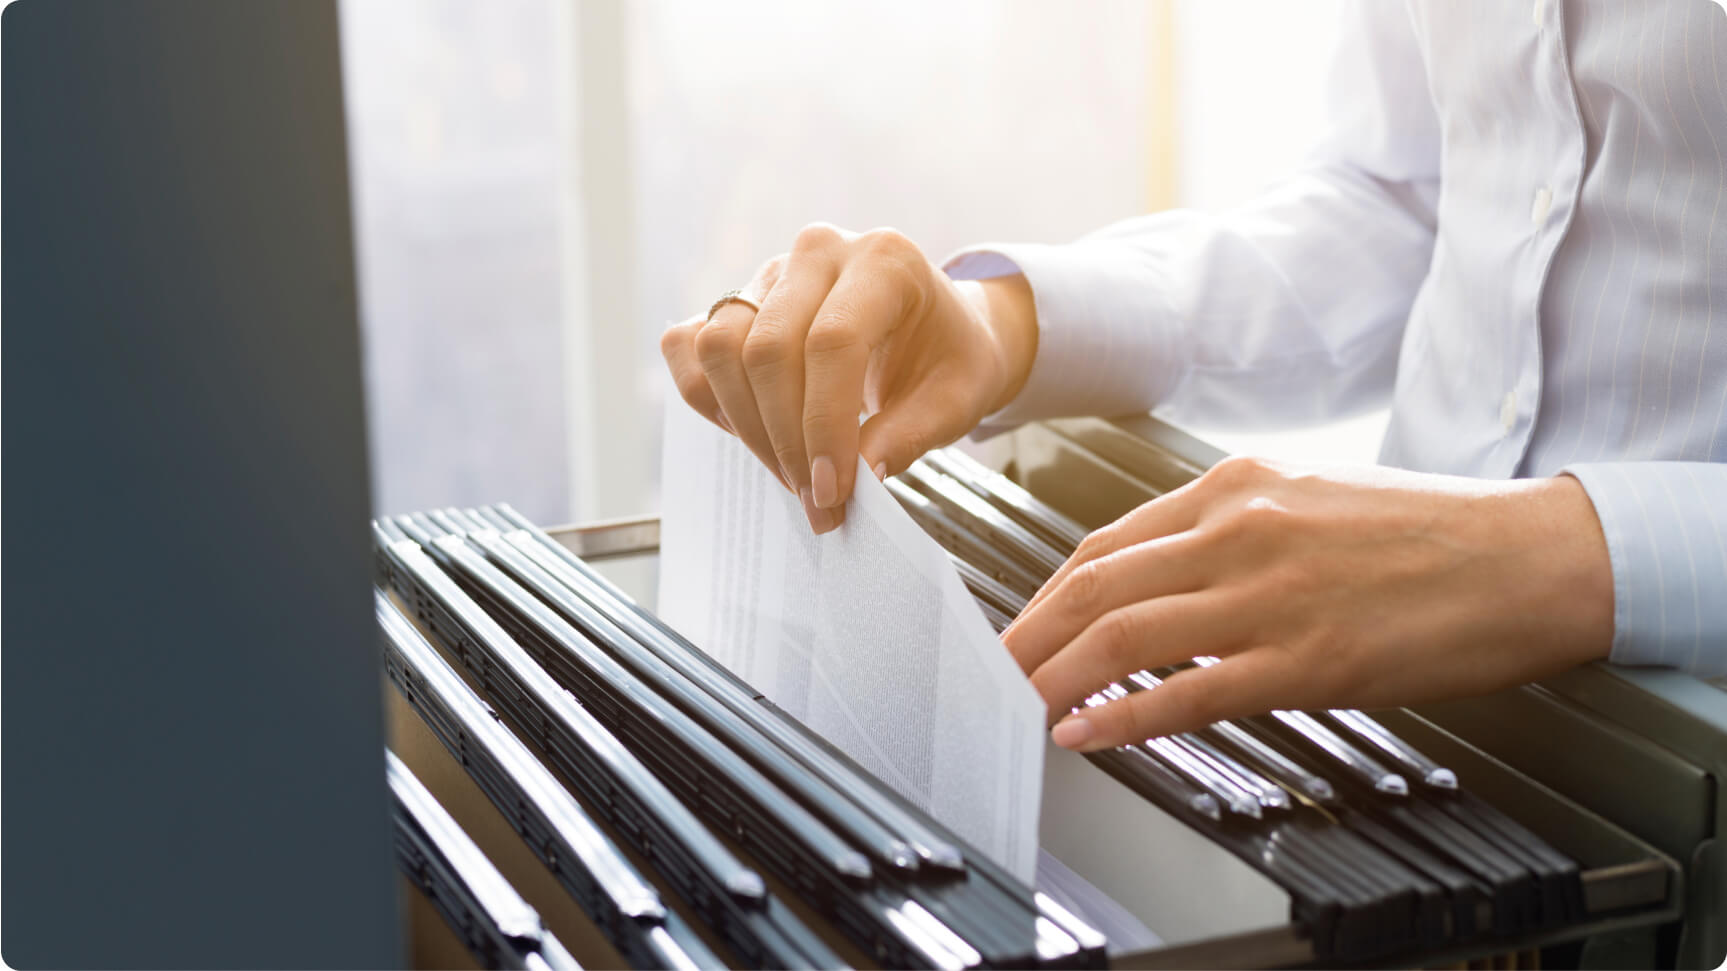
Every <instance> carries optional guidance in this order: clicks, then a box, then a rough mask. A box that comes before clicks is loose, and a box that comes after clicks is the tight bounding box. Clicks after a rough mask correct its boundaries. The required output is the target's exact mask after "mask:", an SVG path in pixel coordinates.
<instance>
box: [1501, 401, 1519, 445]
mask: <svg viewBox="0 0 1727 971" xmlns="http://www.w3.org/2000/svg"><path fill="white" fill-rule="evenodd" d="M1499 424H1500V425H1501V426H1503V427H1504V429H1505V434H1507V435H1509V434H1511V429H1512V428H1514V427H1516V425H1517V392H1515V391H1507V392H1505V397H1503V398H1501V399H1499Z"/></svg>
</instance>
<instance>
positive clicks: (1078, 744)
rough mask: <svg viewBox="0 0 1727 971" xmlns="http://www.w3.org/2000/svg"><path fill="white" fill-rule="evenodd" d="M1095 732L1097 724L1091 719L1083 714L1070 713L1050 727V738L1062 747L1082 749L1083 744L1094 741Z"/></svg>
mask: <svg viewBox="0 0 1727 971" xmlns="http://www.w3.org/2000/svg"><path fill="white" fill-rule="evenodd" d="M1095 734H1096V726H1094V725H1093V724H1092V723H1091V719H1089V718H1086V717H1084V716H1082V715H1069V716H1067V717H1066V718H1063V719H1062V720H1061V721H1059V722H1057V723H1056V725H1055V727H1054V728H1052V729H1050V731H1049V740H1050V741H1052V742H1054V743H1055V744H1057V745H1059V746H1061V747H1062V748H1065V749H1071V750H1074V751H1080V750H1081V749H1082V746H1085V745H1086V744H1087V743H1088V742H1090V741H1092V739H1093V736H1094V735H1095ZM1086 750H1087V751H1089V749H1086Z"/></svg>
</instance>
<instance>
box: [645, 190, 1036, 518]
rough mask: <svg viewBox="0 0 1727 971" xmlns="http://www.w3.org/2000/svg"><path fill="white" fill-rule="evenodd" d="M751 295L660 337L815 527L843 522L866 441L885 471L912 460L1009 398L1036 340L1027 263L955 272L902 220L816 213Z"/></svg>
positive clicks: (693, 399) (694, 392)
mask: <svg viewBox="0 0 1727 971" xmlns="http://www.w3.org/2000/svg"><path fill="white" fill-rule="evenodd" d="M744 295H745V296H747V297H749V298H750V299H752V300H754V301H756V302H757V303H759V304H761V311H760V312H759V313H758V312H756V311H753V310H751V309H750V307H749V305H748V304H744V303H739V302H737V301H732V302H730V303H727V304H725V305H724V306H721V307H720V308H719V309H718V310H716V311H714V315H713V317H712V319H709V320H704V319H702V318H701V317H693V318H691V319H689V320H686V321H684V322H683V323H681V324H677V325H675V326H673V327H672V328H671V329H669V330H667V331H666V333H665V336H664V337H662V338H661V339H660V351H661V353H662V354H664V355H665V358H666V365H667V366H668V367H669V368H670V369H671V372H672V378H673V380H674V381H675V382H676V383H677V387H678V393H679V394H681V395H683V398H684V400H685V401H686V402H688V403H689V404H690V406H691V407H693V408H695V409H696V411H698V412H700V413H702V414H703V415H705V416H706V417H707V418H708V419H709V420H710V421H712V422H714V423H715V424H716V425H719V426H720V427H721V428H723V429H725V430H726V431H728V432H731V433H732V434H735V435H737V436H738V437H739V438H741V439H742V440H743V441H744V444H746V445H748V446H749V447H750V450H751V451H753V452H754V453H755V454H756V457H757V458H759V459H761V461H762V463H763V464H765V465H766V466H767V467H768V469H769V470H770V471H772V472H773V473H774V474H775V475H777V476H778V477H779V479H780V481H781V482H782V483H783V484H784V485H785V486H786V487H787V488H788V489H791V490H792V491H794V492H796V493H797V494H798V496H799V497H800V498H802V500H803V504H804V514H805V515H806V516H807V517H808V518H809V522H810V528H811V529H813V530H815V531H816V532H817V533H824V532H827V531H828V530H830V529H833V528H835V527H836V526H838V525H839V524H840V523H841V522H843V521H844V520H845V501H846V499H847V498H849V497H850V496H851V492H852V486H853V484H854V480H855V476H856V472H857V467H858V463H857V458H858V456H859V455H861V456H863V459H864V465H865V466H866V467H867V468H870V469H872V470H874V472H875V474H876V477H877V478H882V477H884V476H887V475H895V474H898V473H900V472H903V471H904V470H905V468H906V467H907V466H909V465H910V464H911V463H912V462H913V461H914V460H915V459H916V458H917V457H918V456H920V455H922V454H923V453H924V452H926V451H928V450H930V449H932V448H936V447H939V446H942V445H946V444H948V443H949V442H952V441H954V440H956V439H958V438H959V437H961V436H962V435H964V434H965V433H967V432H969V431H970V430H971V429H972V428H973V427H975V426H976V425H977V423H978V421H979V420H981V419H982V418H983V417H984V416H985V415H988V414H990V413H991V412H993V411H995V410H997V409H998V408H1000V407H1002V406H1003V405H1005V404H1006V403H1007V402H1009V401H1011V400H1012V399H1013V397H1014V395H1016V394H1018V393H1019V389H1020V388H1021V387H1022V386H1023V385H1024V384H1025V379H1026V375H1027V374H1028V373H1029V372H1030V370H1031V362H1032V358H1033V357H1034V356H1035V355H1036V352H1037V319H1036V311H1035V309H1034V307H1033V304H1032V296H1031V287H1030V285H1029V284H1027V283H1026V281H1025V278H1024V277H1023V276H1017V275H1016V276H1008V277H999V278H997V279H993V280H984V281H955V280H951V279H949V278H948V276H947V274H945V273H943V272H942V271H941V268H940V267H937V266H936V265H934V264H933V263H931V262H930V261H929V259H928V258H927V257H925V256H924V254H923V252H922V251H921V250H919V249H918V247H917V246H916V245H915V244H914V243H912V242H911V241H910V240H908V239H906V238H905V237H904V236H902V235H900V234H899V233H897V232H895V231H893V230H891V229H875V230H871V231H869V232H867V233H851V232H847V231H845V230H841V229H836V228H835V227H833V226H827V225H822V224H815V225H811V226H807V227H805V228H804V229H803V230H802V231H801V232H799V233H798V235H797V239H796V240H795V241H794V242H793V244H792V250H791V252H789V253H784V254H781V255H780V256H776V257H774V258H773V259H771V260H768V261H767V262H766V263H764V264H762V267H761V269H759V270H757V271H756V275H755V277H754V278H753V279H752V280H751V281H750V284H749V286H748V287H746V288H744ZM865 413H867V414H868V416H869V417H868V419H867V420H865V421H864V422H863V424H862V426H861V427H860V426H859V424H858V419H859V416H860V415H861V414H865Z"/></svg>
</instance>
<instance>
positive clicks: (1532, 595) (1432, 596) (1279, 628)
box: [1002, 458, 1613, 751]
mask: <svg viewBox="0 0 1727 971" xmlns="http://www.w3.org/2000/svg"><path fill="white" fill-rule="evenodd" d="M1002 638H1003V641H1004V642H1005V643H1006V644H1007V646H1008V649H1009V650H1010V651H1011V652H1012V653H1013V655H1014V657H1015V659H1017V660H1018V661H1019V664H1020V666H1021V667H1022V668H1024V669H1025V671H1026V673H1027V674H1029V675H1030V676H1031V680H1032V684H1033V685H1034V686H1035V687H1036V688H1037V690H1038V692H1039V693H1040V694H1042V695H1043V698H1044V700H1045V701H1046V702H1047V703H1048V704H1049V711H1050V717H1051V719H1052V720H1059V721H1060V723H1059V724H1058V725H1057V726H1056V728H1055V731H1054V732H1053V737H1054V740H1055V741H1056V743H1057V744H1059V745H1063V746H1066V747H1068V748H1076V749H1079V750H1082V751H1092V750H1095V749H1101V748H1109V747H1113V746H1117V745H1123V744H1127V743H1129V742H1137V741H1142V740H1144V739H1146V738H1150V737H1152V736H1156V735H1166V734H1170V733H1174V732H1181V731H1190V730H1193V729H1197V728H1200V727H1202V726H1204V725H1207V724H1210V723H1211V722H1214V721H1219V720H1221V719H1226V718H1236V717H1241V716H1245V715H1251V714H1258V713H1261V712H1266V711H1270V710H1272V709H1279V708H1294V709H1318V708H1368V709H1371V708H1383V707H1388V706H1393V705H1407V704H1414V703H1418V702H1422V701H1431V700H1435V699H1440V698H1448V697H1458V696H1463V695H1472V694H1482V693H1486V692H1490V691H1494V690H1497V689H1500V688H1506V687H1510V686H1512V685H1517V684H1522V683H1524V682H1527V681H1532V680H1536V679H1539V678H1542V677H1545V676H1547V675H1550V674H1554V673H1557V672H1559V671H1561V670H1564V669H1566V668H1569V667H1572V666H1575V665H1577V664H1581V663H1584V662H1586V661H1589V660H1592V659H1595V658H1600V657H1605V656H1606V655H1607V652H1608V649H1609V648H1610V646H1611V644H1612V640H1613V573H1612V568H1611V565H1610V562H1609V560H1608V555H1607V545H1606V541H1605V539H1604V538H1603V536H1602V532H1601V526H1600V523H1599V522H1598V520H1597V519H1596V516H1595V509H1594V506H1593V505H1591V503H1590V501H1589V497H1588V495H1587V494H1586V493H1585V492H1584V490H1583V487H1582V485H1581V484H1580V483H1578V482H1577V480H1575V479H1573V478H1571V477H1569V476H1558V477H1556V478H1551V479H1521V480H1511V481H1487V480H1480V479H1467V478H1458V477H1453V476H1441V475H1429V474H1422V473H1415V472H1404V471H1399V470H1395V469H1386V468H1360V469H1303V468H1296V467H1292V466H1285V465H1281V464H1276V463H1270V462H1265V461H1260V460H1256V459H1240V458H1236V459H1229V460H1226V461H1224V462H1221V463H1219V464H1218V465H1217V466H1216V467H1215V468H1213V469H1212V470H1211V471H1209V472H1207V473H1206V474H1205V475H1203V476H1201V477H1200V478H1198V479H1196V480H1194V481H1193V482H1191V483H1189V484H1187V485H1186V486H1183V487H1182V488H1180V489H1177V490H1176V491H1174V492H1171V493H1169V494H1168V495H1165V496H1160V497H1159V498H1157V499H1154V500H1152V501H1151V502H1148V503H1146V504H1145V505H1143V506H1140V507H1139V508H1138V509H1136V510H1134V511H1133V512H1131V513H1129V514H1128V515H1127V516H1125V517H1123V518H1122V519H1120V520H1118V521H1117V522H1115V523H1113V524H1111V525H1109V526H1106V527H1104V528H1103V529H1100V530H1098V531H1097V532H1095V533H1093V534H1092V535H1091V536H1090V537H1088V538H1087V539H1086V541H1085V543H1084V544H1083V545H1081V546H1080V548H1079V550H1078V551H1077V552H1076V553H1074V555H1073V557H1072V558H1071V559H1070V560H1068V562H1067V563H1066V564H1064V565H1063V566H1062V568H1061V569H1060V570H1059V571H1058V572H1057V573H1056V574H1055V576H1053V577H1052V578H1051V579H1050V581H1049V582H1048V583H1047V584H1045V585H1044V587H1043V589H1042V590H1040V591H1039V592H1038V594H1037V596H1036V597H1034V598H1032V600H1031V602H1030V603H1029V604H1028V605H1027V607H1026V609H1025V611H1024V612H1022V613H1021V614H1020V617H1019V619H1018V620H1016V621H1015V622H1014V624H1013V625H1012V626H1011V627H1009V628H1008V629H1007V630H1006V631H1005V632H1004V633H1003V635H1002ZM1205 655H1215V656H1217V657H1220V658H1223V659H1224V660H1223V662H1222V663H1221V664H1217V665H1215V666H1212V667H1208V668H1194V669H1190V670H1186V671H1182V672H1180V673H1177V674H1175V675H1173V676H1171V677H1169V678H1168V679H1167V680H1166V681H1165V682H1164V684H1163V685H1162V686H1161V687H1159V688H1157V689H1155V690H1152V691H1141V692H1136V693H1134V694H1131V695H1129V696H1127V697H1126V698H1123V699H1121V700H1118V701H1115V702H1112V703H1110V704H1108V705H1104V706H1101V707H1098V708H1088V709H1084V710H1083V711H1082V712H1080V713H1076V714H1072V715H1068V712H1069V711H1070V710H1071V709H1073V708H1074V707H1076V706H1079V705H1081V704H1082V703H1083V701H1084V700H1085V698H1086V697H1088V696H1089V695H1091V694H1092V693H1094V692H1096V691H1098V690H1099V689H1100V688H1102V687H1103V685H1104V684H1106V683H1107V682H1110V681H1119V680H1121V679H1123V678H1125V677H1126V676H1127V675H1128V674H1129V673H1132V672H1135V671H1139V670H1143V669H1146V668H1157V667H1162V666H1165V665H1172V664H1179V663H1182V662H1184V661H1187V660H1188V659H1190V658H1194V657H1201V656H1205ZM1063 716H1066V717H1065V718H1064V717H1063Z"/></svg>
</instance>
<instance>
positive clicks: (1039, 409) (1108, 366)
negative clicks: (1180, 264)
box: [943, 240, 1185, 438]
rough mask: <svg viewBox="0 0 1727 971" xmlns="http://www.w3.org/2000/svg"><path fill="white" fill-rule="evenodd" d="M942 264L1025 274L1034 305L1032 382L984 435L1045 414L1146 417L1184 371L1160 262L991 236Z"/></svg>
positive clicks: (966, 275) (964, 272)
mask: <svg viewBox="0 0 1727 971" xmlns="http://www.w3.org/2000/svg"><path fill="white" fill-rule="evenodd" d="M1100 244H1101V245H1100ZM943 269H945V270H946V271H947V274H948V276H950V277H952V278H953V279H955V280H987V279H991V278H994V277H1001V276H1008V275H1011V274H1014V273H1021V274H1024V275H1025V278H1026V281H1027V282H1028V283H1029V284H1030V285H1031V292H1032V299H1033V301H1034V304H1035V306H1036V308H1037V357H1036V358H1035V359H1034V360H1033V361H1032V365H1031V372H1030V374H1029V375H1027V377H1026V382H1025V387H1023V388H1021V389H1020V392H1019V394H1018V395H1017V396H1015V398H1014V399H1013V401H1011V402H1009V403H1008V404H1007V406H1006V407H1004V408H1002V409H1001V410H1000V411H998V412H996V413H995V414H993V415H990V416H988V417H986V418H985V419H984V420H983V421H982V422H981V423H980V424H979V426H978V430H977V431H976V432H974V433H973V434H974V435H975V436H977V437H979V438H986V437H988V436H990V435H994V434H997V433H999V432H1003V431H1007V430H1009V429H1011V428H1013V427H1014V426H1016V425H1020V424H1023V423H1025V422H1028V421H1034V420H1036V419H1039V418H1056V417H1060V416H1064V415H1101V416H1106V417H1108V416H1115V415H1129V414H1143V413H1145V412H1148V411H1150V410H1151V409H1152V408H1153V407H1155V406H1156V405H1157V403H1158V402H1159V401H1161V400H1162V399H1163V398H1164V396H1166V395H1167V394H1168V393H1169V392H1170V391H1171V390H1172V389H1173V388H1174V387H1175V386H1176V384H1177V383H1178V381H1179V378H1180V376H1181V374H1182V372H1183V370H1184V368H1185V364H1184V361H1183V358H1182V357H1181V356H1180V354H1179V353H1178V347H1177V341H1176V339H1175V338H1176V334H1175V328H1174V327H1173V325H1172V323H1171V317H1172V315H1171V314H1170V313H1169V311H1168V308H1167V306H1166V305H1164V303H1163V296H1162V295H1163V293H1164V292H1166V291H1165V290H1164V288H1163V287H1162V286H1160V284H1159V281H1158V280H1157V279H1156V277H1157V275H1158V273H1159V270H1160V268H1159V267H1157V266H1156V265H1155V264H1154V263H1152V262H1149V261H1146V260H1144V259H1135V258H1134V256H1133V254H1131V253H1127V252H1123V249H1122V247H1120V246H1114V247H1112V246H1109V245H1107V244H1102V241H1095V242H1094V241H1088V240H1081V241H1079V242H1077V243H1070V244H1067V245H1061V246H1050V245H1042V244H1035V243H1015V244H1000V243H991V244H987V245H982V246H975V247H970V248H967V249H963V250H961V251H959V252H958V253H955V254H954V255H953V256H951V257H949V258H948V259H947V261H946V262H945V263H944V264H943Z"/></svg>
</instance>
